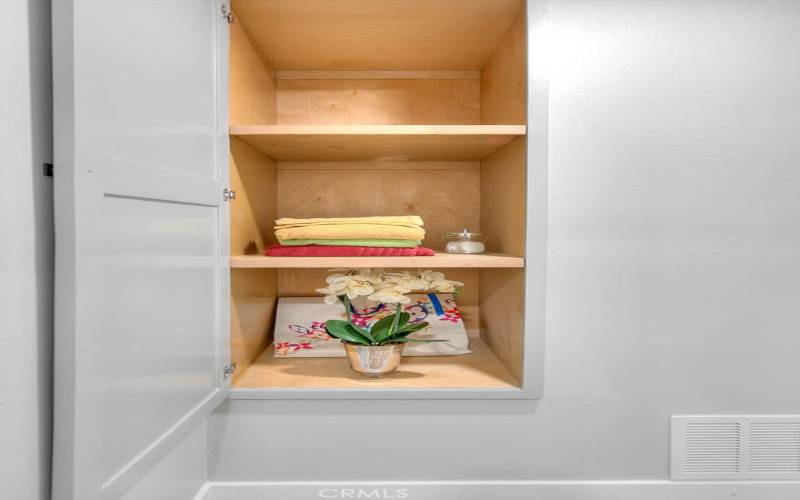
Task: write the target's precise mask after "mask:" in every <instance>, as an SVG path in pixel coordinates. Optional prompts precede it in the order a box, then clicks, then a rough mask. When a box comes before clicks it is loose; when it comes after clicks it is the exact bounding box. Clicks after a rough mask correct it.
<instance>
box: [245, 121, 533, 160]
mask: <svg viewBox="0 0 800 500" xmlns="http://www.w3.org/2000/svg"><path fill="white" fill-rule="evenodd" d="M230 134H231V135H233V136H236V137H238V138H240V139H242V140H243V141H245V142H247V143H248V144H250V145H251V146H253V147H254V148H256V149H258V150H259V151H261V152H263V153H264V154H266V155H268V156H270V157H271V158H272V159H274V160H278V161H304V160H384V161H411V160H481V159H483V158H485V157H487V156H489V155H490V154H492V153H494V152H495V151H497V150H498V149H500V148H502V147H503V146H505V145H506V144H508V143H509V142H511V141H513V140H514V139H516V138H517V137H519V136H523V135H525V125H231V127H230Z"/></svg>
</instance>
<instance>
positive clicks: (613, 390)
mask: <svg viewBox="0 0 800 500" xmlns="http://www.w3.org/2000/svg"><path fill="white" fill-rule="evenodd" d="M550 14H551V33H550V42H551V44H552V47H551V51H550V52H551V56H552V57H551V81H550V85H551V86H550V88H551V108H550V112H551V120H550V137H551V142H550V147H551V165H550V170H551V174H550V175H551V214H550V257H549V259H550V260H549V297H548V299H549V304H548V327H547V359H546V363H547V369H546V370H547V371H546V382H545V397H544V399H543V400H542V401H541V402H539V403H538V404H537V403H535V402H513V401H506V402H503V401H450V402H431V401H405V402H402V401H395V402H391V401H355V402H352V401H261V402H258V401H231V402H229V403H228V404H226V405H225V406H223V407H222V408H221V409H220V410H219V411H218V412H217V413H216V414H215V416H214V417H213V420H212V428H211V433H210V443H209V446H210V447H211V448H212V450H213V453H212V455H211V457H212V458H211V464H210V465H211V468H210V474H211V478H212V479H214V480H312V479H313V480H359V479H360V480H373V479H374V480H380V479H407V480H411V479H448V480H450V479H473V480H478V479H664V478H666V477H668V474H669V469H668V465H669V462H668V460H669V453H668V444H669V416H670V414H673V413H738V412H741V413H798V412H800V394H799V393H798V390H797V381H798V380H799V379H800V363H798V362H797V353H798V352H800V335H798V334H797V325H798V315H800V308H798V307H797V305H798V300H799V299H800V259H798V255H800V224H798V220H800V195H799V193H800V168H798V166H799V165H798V158H800V141H798V137H800V113H798V109H800V93H798V91H797V89H798V88H800V65H799V64H798V61H799V60H800V3H798V2H797V1H795V0H765V1H761V2H752V1H748V0H726V1H722V0H669V1H667V0H662V1H647V2H642V1H638V0H607V1H603V2H598V1H596V0H551V8H550ZM369 429H391V434H392V435H393V436H394V439H391V440H390V442H389V444H388V445H387V449H388V452H387V453H383V454H381V456H380V457H370V459H368V460H364V459H363V456H362V455H361V450H360V449H359V447H358V446H356V445H355V444H354V443H355V441H354V436H355V435H356V434H357V433H360V432H363V431H364V430H369ZM378 458H379V459H378Z"/></svg>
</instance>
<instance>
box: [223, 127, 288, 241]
mask: <svg viewBox="0 0 800 500" xmlns="http://www.w3.org/2000/svg"><path fill="white" fill-rule="evenodd" d="M230 181H231V182H230V185H231V189H233V190H234V191H236V199H235V200H233V201H232V202H231V255H245V254H254V253H261V252H263V250H264V248H265V245H267V244H269V243H273V242H275V235H274V233H273V230H272V227H273V221H274V220H275V218H276V217H275V213H276V209H277V198H278V195H277V176H276V167H275V162H274V161H272V159H271V158H269V157H268V156H266V155H264V154H263V153H261V152H260V151H258V150H257V149H255V148H253V147H252V146H250V145H249V144H247V143H246V142H244V141H242V140H241V139H237V138H235V137H231V154H230Z"/></svg>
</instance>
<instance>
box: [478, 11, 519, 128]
mask: <svg viewBox="0 0 800 500" xmlns="http://www.w3.org/2000/svg"><path fill="white" fill-rule="evenodd" d="M525 34H526V30H525V10H524V9H522V10H521V11H520V13H519V15H518V16H517V18H516V19H515V20H514V23H513V24H512V25H511V28H509V30H508V32H507V33H506V35H505V36H504V37H503V41H502V42H500V45H499V46H498V47H497V49H496V50H495V51H494V53H493V54H492V57H491V59H490V60H489V62H488V63H487V64H486V66H484V67H483V70H482V71H481V121H480V122H481V123H484V124H498V123H504V124H510V123H517V124H522V123H526V120H527V102H528V101H527V86H528V83H527V76H528V75H527V65H526V60H527V57H526V45H527V44H526V37H525Z"/></svg>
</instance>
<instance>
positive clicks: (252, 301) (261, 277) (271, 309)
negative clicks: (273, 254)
mask: <svg viewBox="0 0 800 500" xmlns="http://www.w3.org/2000/svg"><path fill="white" fill-rule="evenodd" d="M277 274H278V272H277V271H276V270H274V269H231V360H232V361H233V362H234V363H236V367H237V369H236V372H235V373H234V381H235V380H236V379H237V378H239V377H241V375H242V373H244V372H245V371H246V370H247V367H248V366H249V365H250V363H252V361H253V360H254V359H256V358H257V357H258V355H259V354H261V352H262V351H263V350H264V349H265V348H266V346H267V345H268V344H269V342H270V338H271V336H272V324H273V316H274V313H275V305H276V303H277V297H278V293H277Z"/></svg>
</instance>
